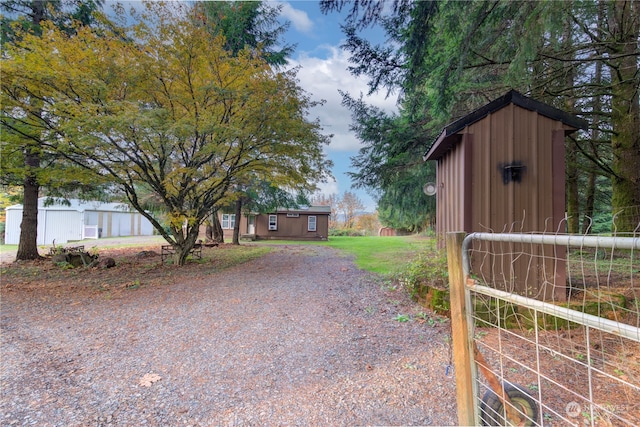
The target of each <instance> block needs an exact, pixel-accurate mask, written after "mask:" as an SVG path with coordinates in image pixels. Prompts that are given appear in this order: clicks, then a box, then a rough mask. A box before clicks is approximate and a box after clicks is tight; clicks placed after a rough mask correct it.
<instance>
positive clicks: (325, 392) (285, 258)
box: [0, 246, 456, 426]
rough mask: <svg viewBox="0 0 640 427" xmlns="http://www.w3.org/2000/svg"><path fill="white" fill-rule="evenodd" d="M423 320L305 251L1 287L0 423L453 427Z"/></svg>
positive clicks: (440, 358) (375, 283) (397, 297)
mask: <svg viewBox="0 0 640 427" xmlns="http://www.w3.org/2000/svg"><path fill="white" fill-rule="evenodd" d="M420 311H422V309H421V308H420V307H419V306H417V305H416V304H414V303H413V302H411V301H410V300H409V299H408V298H407V297H406V295H405V293H404V292H402V291H393V290H391V289H389V287H388V286H385V285H384V284H383V283H382V282H381V280H380V279H379V278H376V277H374V276H371V275H368V274H367V273H365V272H362V271H360V270H358V269H356V268H355V267H354V265H353V263H352V262H351V260H350V259H349V258H345V257H344V256H342V255H341V254H340V253H339V252H337V251H334V250H332V249H330V248H326V247H316V246H289V247H278V248H276V249H275V250H274V251H273V252H271V253H270V254H268V255H267V256H265V257H263V258H261V259H259V260H257V261H252V262H251V263H248V264H244V265H240V266H236V267H233V268H231V269H228V270H225V271H223V272H221V273H215V274H211V275H208V276H204V277H202V278H200V279H198V280H196V281H192V282H191V283H183V282H181V281H180V280H179V279H175V278H173V279H171V280H168V281H167V283H166V285H164V286H157V287H149V288H145V287H142V288H139V289H136V290H131V291H127V292H126V293H122V294H120V295H117V296H115V297H114V296H112V297H109V295H103V294H95V295H93V296H87V295H75V294H72V293H64V294H60V295H56V294H55V293H46V294H42V295H39V294H38V292H37V291H30V292H27V291H24V292H16V291H12V292H3V294H2V306H1V314H2V318H1V323H0V327H1V332H2V334H1V354H0V356H1V362H0V363H1V365H0V366H1V368H0V389H1V393H2V395H1V399H0V425H9V426H11V425H20V426H23V425H38V426H105V425H109V426H111V425H113V426H143V425H146V426H186V425H191V426H212V425H220V426H236V425H238V426H240V425H260V426H263V425H303V426H354V425H451V424H455V422H456V412H455V411H456V409H455V386H454V379H453V377H452V376H451V375H449V376H447V375H446V374H447V365H448V364H450V363H451V362H450V348H449V344H448V342H449V340H448V337H449V334H450V328H449V323H448V322H441V321H439V320H438V319H437V318H436V317H434V318H433V319H432V320H431V321H420V319H419V318H418V317H417V316H416V314H418V313H419V312H420ZM398 314H406V315H412V320H411V321H409V322H399V321H396V320H393V319H394V318H395V317H396V316H397V315H398ZM434 320H435V321H434ZM449 373H450V372H449Z"/></svg>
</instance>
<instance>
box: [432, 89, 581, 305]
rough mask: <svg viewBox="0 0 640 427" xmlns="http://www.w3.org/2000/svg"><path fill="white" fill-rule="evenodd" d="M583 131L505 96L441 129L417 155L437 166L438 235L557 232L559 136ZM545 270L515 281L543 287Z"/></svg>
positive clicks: (560, 226) (561, 174)
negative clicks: (422, 154) (449, 233)
mask: <svg viewBox="0 0 640 427" xmlns="http://www.w3.org/2000/svg"><path fill="white" fill-rule="evenodd" d="M586 125H587V124H586V122H585V121H583V120H581V119H579V118H577V117H575V116H572V115H570V114H568V113H566V112H563V111H561V110H558V109H557V108H554V107H552V106H550V105H547V104H544V103H541V102H538V101H535V100H533V99H531V98H528V97H526V96H524V95H522V94H520V93H518V92H516V91H513V90H512V91H510V92H508V93H507V94H506V95H504V96H502V97H500V98H498V99H496V100H495V101H493V102H490V103H489V104H487V105H485V106H484V107H482V108H480V109H478V110H476V111H474V112H472V113H471V114H469V115H467V116H465V117H462V118H461V119H459V120H457V121H455V122H453V123H451V124H449V125H448V126H446V127H445V128H444V130H443V131H442V133H441V134H440V136H439V137H438V139H437V140H436V141H435V142H434V143H433V144H432V146H431V148H430V149H429V151H428V152H427V153H426V154H425V155H424V160H425V161H428V160H434V161H436V162H437V172H436V176H437V178H436V185H437V192H436V198H437V199H436V204H437V208H436V209H437V211H436V232H437V233H438V235H440V236H442V235H443V234H444V233H446V232H450V231H465V232H469V233H470V232H474V231H483V232H488V231H493V232H510V231H513V232H562V231H564V222H563V221H564V217H565V166H564V154H565V145H564V144H565V137H566V135H568V134H570V133H572V132H575V131H576V130H578V129H581V128H585V127H586ZM511 246H512V247H511V248H510V250H511V251H514V250H516V248H514V247H513V245H511ZM557 255H560V254H556V256H557ZM558 258H560V257H558ZM556 267H557V266H556ZM548 268H553V267H548ZM548 268H538V269H534V270H537V271H528V270H531V269H530V268H529V266H528V264H527V263H524V265H523V266H522V269H521V270H518V269H516V271H515V276H520V277H524V276H531V275H532V274H533V275H534V276H538V277H537V280H534V281H532V282H531V283H535V282H537V283H539V284H540V283H547V282H550V281H549V280H548V279H547V278H548V274H547V272H548V271H553V270H548ZM501 273H502V272H501ZM492 274H495V272H492ZM533 279H535V278H533ZM559 279H560V278H559V277H557V275H556V280H555V281H556V282H557V283H560V282H559ZM506 282H509V283H507V284H505V287H509V286H511V287H515V288H516V290H518V291H522V292H526V293H528V294H531V293H532V291H535V292H536V293H538V292H539V291H542V295H541V297H542V298H544V299H548V298H549V297H551V295H550V294H548V290H546V289H545V286H542V287H540V286H536V288H538V289H531V287H530V286H529V285H525V284H522V281H521V280H518V279H517V277H512V278H510V279H508V280H506ZM563 292H564V290H563ZM558 294H559V291H558Z"/></svg>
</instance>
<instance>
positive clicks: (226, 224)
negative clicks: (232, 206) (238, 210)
mask: <svg viewBox="0 0 640 427" xmlns="http://www.w3.org/2000/svg"><path fill="white" fill-rule="evenodd" d="M221 225H222V228H224V229H227V230H228V229H232V228H234V227H235V226H236V214H222V224H221Z"/></svg>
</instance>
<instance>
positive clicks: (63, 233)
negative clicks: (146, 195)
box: [5, 197, 153, 245]
mask: <svg viewBox="0 0 640 427" xmlns="http://www.w3.org/2000/svg"><path fill="white" fill-rule="evenodd" d="M46 199H47V198H46V197H41V198H39V199H38V237H37V241H36V242H37V244H38V245H51V244H53V241H54V240H55V243H56V244H61V243H67V242H70V241H78V240H83V239H97V238H100V237H118V236H150V235H152V234H153V226H152V225H151V223H150V222H149V220H148V219H146V218H145V217H144V216H142V215H141V214H140V213H139V212H136V211H132V210H130V209H129V207H128V206H127V205H125V204H122V203H102V202H98V201H81V200H77V199H70V200H69V203H70V205H65V204H61V203H55V204H52V205H48V206H45V200H46ZM6 213H7V222H6V227H5V243H6V244H10V245H16V244H18V243H19V241H20V224H21V222H22V205H14V206H9V207H8V208H7V209H6Z"/></svg>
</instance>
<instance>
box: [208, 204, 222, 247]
mask: <svg viewBox="0 0 640 427" xmlns="http://www.w3.org/2000/svg"><path fill="white" fill-rule="evenodd" d="M211 227H212V228H213V241H214V242H216V243H224V231H223V230H222V224H220V217H218V211H217V210H215V211H214V212H213V215H212V218H211Z"/></svg>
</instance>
